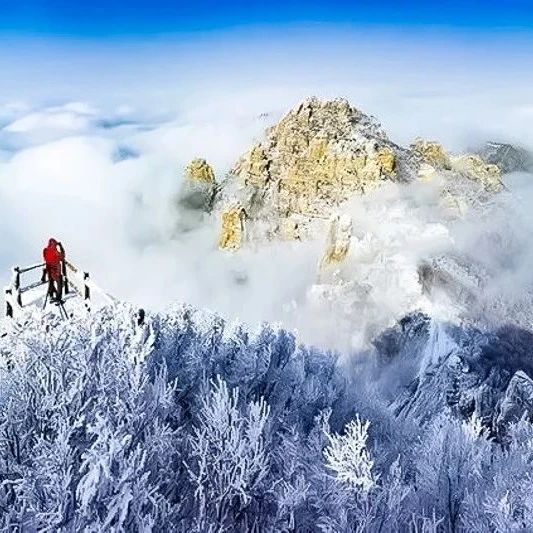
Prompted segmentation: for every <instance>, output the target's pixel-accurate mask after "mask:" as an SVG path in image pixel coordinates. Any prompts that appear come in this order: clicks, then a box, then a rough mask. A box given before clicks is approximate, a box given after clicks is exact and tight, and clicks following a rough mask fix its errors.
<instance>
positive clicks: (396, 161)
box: [198, 98, 502, 249]
mask: <svg viewBox="0 0 533 533" xmlns="http://www.w3.org/2000/svg"><path fill="white" fill-rule="evenodd" d="M198 173H199V174H202V172H200V171H198ZM436 175H439V176H442V177H443V178H444V184H443V189H442V198H443V207H444V208H446V209H448V210H449V211H450V212H451V213H452V214H453V215H454V216H456V215H457V214H459V215H462V214H463V213H464V212H466V211H467V210H468V209H470V208H472V207H478V206H479V205H481V204H483V203H484V202H486V201H487V199H488V198H489V197H490V195H492V194H493V193H495V192H498V191H499V190H501V188H502V182H501V172H500V170H499V168H498V167H497V166H496V165H493V164H490V163H487V162H485V161H484V160H483V159H482V158H481V157H480V156H479V155H473V154H464V155H460V156H454V155H451V154H449V153H448V152H447V151H446V150H445V149H444V148H443V147H442V145H440V144H439V143H437V142H435V141H427V140H423V139H417V140H416V141H415V142H414V143H413V144H412V145H411V147H410V149H408V150H406V149H403V148H400V147H399V146H397V145H396V144H394V143H393V142H391V141H390V140H389V139H388V137H387V135H386V134H385V132H384V131H383V130H382V128H381V126H380V125H379V123H378V122H377V121H376V120H375V119H374V118H372V117H369V116H367V115H365V114H364V113H362V112H361V111H359V110H358V109H356V108H354V107H352V106H351V105H350V104H349V103H348V102H347V101H346V100H343V99H338V100H333V101H321V100H318V99H317V98H310V99H308V100H306V101H304V102H302V103H301V104H300V105H298V106H296V107H295V108H294V109H292V110H291V111H289V113H287V115H285V116H284V117H283V118H282V119H281V120H280V121H279V122H278V123H277V124H276V125H274V126H273V127H271V128H270V129H269V130H267V132H266V137H265V139H264V140H263V141H261V142H258V143H257V144H255V145H254V146H253V147H252V148H251V149H250V150H249V151H248V152H247V153H246V154H244V155H243V156H242V157H241V158H240V159H239V160H238V161H237V163H236V164H235V166H234V168H233V169H232V171H231V172H230V175H229V177H228V179H227V180H226V181H225V182H224V184H223V185H222V187H221V191H220V195H219V198H218V203H219V206H220V207H219V208H220V211H221V212H222V213H226V212H227V210H228V209H230V210H231V209H232V207H231V206H233V205H235V204H236V203H238V204H240V206H241V207H242V216H243V217H244V218H243V219H242V221H241V222H242V223H245V224H246V236H245V238H244V236H243V238H242V239H237V240H236V239H227V238H226V237H224V236H223V235H222V236H221V238H220V245H221V247H223V246H224V244H223V243H226V242H227V243H229V247H230V248H231V249H235V248H236V247H237V246H240V245H241V244H243V243H244V242H245V241H246V240H248V239H249V240H253V241H261V240H268V239H272V238H276V239H283V240H287V239H288V240H303V239H308V238H320V237H321V236H322V235H324V233H325V232H326V231H327V230H328V222H327V221H328V220H329V219H330V217H331V216H332V215H335V214H338V208H339V206H341V205H342V204H343V203H344V202H345V201H346V200H348V199H350V198H352V197H353V196H354V195H356V194H363V193H365V192H368V191H370V190H372V189H374V188H376V187H377V186H379V185H380V184H382V183H383V182H384V181H387V180H392V181H397V182H409V181H411V180H413V179H414V178H416V176H418V177H419V178H420V179H423V180H432V179H433V178H434V177H435V176H436ZM228 206H229V207H228ZM222 216H223V217H224V216H225V217H226V223H223V224H222V225H223V227H224V228H225V230H224V231H227V229H228V221H229V220H230V219H229V218H228V217H227V216H226V215H222ZM233 220H234V221H236V220H237V218H235V217H234V218H233ZM244 221H245V222H244ZM241 222H239V224H238V225H237V226H239V227H240V225H241ZM241 233H242V232H241ZM237 242H239V243H240V244H239V245H237Z"/></svg>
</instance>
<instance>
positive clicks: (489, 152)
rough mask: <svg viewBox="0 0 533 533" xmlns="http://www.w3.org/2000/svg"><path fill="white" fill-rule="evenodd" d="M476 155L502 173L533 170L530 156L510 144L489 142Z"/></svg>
mask: <svg viewBox="0 0 533 533" xmlns="http://www.w3.org/2000/svg"><path fill="white" fill-rule="evenodd" d="M478 153H479V155H480V156H481V157H482V158H483V159H484V160H485V161H487V163H490V164H492V165H497V166H498V167H499V168H500V169H501V171H502V172H503V173H508V172H527V171H530V170H531V169H532V168H533V158H532V156H531V154H529V153H528V152H527V151H526V150H524V149H523V148H519V147H516V146H513V145H512V144H507V143H499V142H494V141H491V142H488V143H486V144H485V146H483V148H481V150H479V151H478Z"/></svg>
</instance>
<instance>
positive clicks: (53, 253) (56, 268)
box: [43, 239, 65, 302]
mask: <svg viewBox="0 0 533 533" xmlns="http://www.w3.org/2000/svg"><path fill="white" fill-rule="evenodd" d="M43 258H44V263H45V270H46V275H47V276H48V294H49V295H50V299H51V300H55V301H57V302H61V299H62V297H63V261H64V260H65V249H64V248H63V245H62V244H61V243H60V242H58V241H56V240H55V239H50V240H49V241H48V246H47V247H46V248H45V249H44V250H43Z"/></svg>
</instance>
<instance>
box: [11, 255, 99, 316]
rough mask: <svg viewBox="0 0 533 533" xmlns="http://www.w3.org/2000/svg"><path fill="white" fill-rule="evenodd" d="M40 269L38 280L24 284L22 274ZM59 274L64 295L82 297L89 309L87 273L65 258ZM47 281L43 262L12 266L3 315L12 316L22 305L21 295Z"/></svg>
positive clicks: (89, 292) (89, 293) (89, 297)
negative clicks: (74, 294) (72, 294)
mask: <svg viewBox="0 0 533 533" xmlns="http://www.w3.org/2000/svg"><path fill="white" fill-rule="evenodd" d="M39 269H42V275H41V277H40V279H39V280H37V281H33V282H31V283H28V284H26V285H24V284H23V283H22V276H23V275H24V274H27V273H28V272H33V271H35V270H39ZM61 274H62V276H63V291H64V294H65V295H68V294H71V293H72V292H75V293H77V294H78V295H79V296H80V297H81V298H83V300H84V302H85V305H86V307H87V309H90V300H91V289H90V285H89V273H88V272H83V271H81V270H79V269H78V268H77V267H76V266H74V265H73V264H72V263H70V262H69V261H67V260H64V261H62V262H61ZM47 283H48V278H47V274H46V268H45V263H38V264H35V265H31V266H28V267H18V266H17V267H14V268H13V278H12V281H11V285H10V286H8V287H6V288H5V289H4V297H5V304H6V306H5V316H7V317H10V318H13V316H14V315H15V314H16V313H17V312H18V311H20V310H22V308H23V307H24V303H23V298H22V295H23V294H24V293H26V292H29V291H32V290H34V289H37V288H39V287H41V286H43V285H46V284H47Z"/></svg>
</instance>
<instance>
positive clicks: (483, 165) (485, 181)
mask: <svg viewBox="0 0 533 533" xmlns="http://www.w3.org/2000/svg"><path fill="white" fill-rule="evenodd" d="M411 149H412V150H413V152H414V153H415V154H416V155H417V156H418V157H419V158H420V160H421V163H420V167H419V177H421V178H422V179H428V178H430V177H431V176H433V175H434V174H435V173H436V172H439V173H441V174H443V175H444V176H445V177H446V178H447V179H448V180H457V178H460V177H462V176H464V177H466V178H468V179H469V180H472V181H474V182H477V183H479V184H481V185H482V187H483V188H484V189H485V190H486V191H487V192H490V193H494V192H499V191H500V190H501V189H502V181H501V170H500V169H499V168H498V166H496V165H494V164H491V163H488V162H486V161H484V160H483V159H482V158H481V157H480V156H479V155H476V154H463V155H459V156H453V155H451V154H449V153H447V152H446V150H445V149H444V148H443V146H442V145H441V144H439V143H438V142H435V141H427V140H424V139H416V140H415V142H414V143H413V144H412V145H411Z"/></svg>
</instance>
